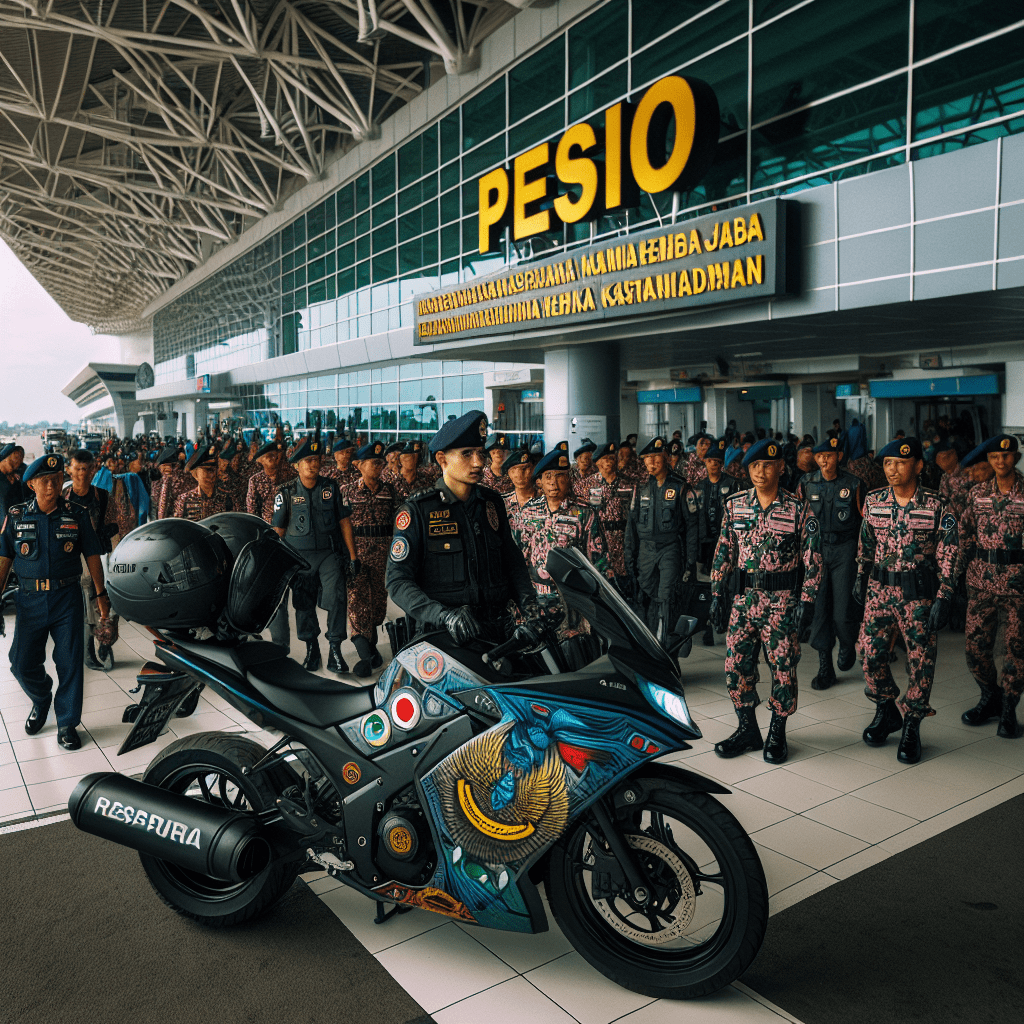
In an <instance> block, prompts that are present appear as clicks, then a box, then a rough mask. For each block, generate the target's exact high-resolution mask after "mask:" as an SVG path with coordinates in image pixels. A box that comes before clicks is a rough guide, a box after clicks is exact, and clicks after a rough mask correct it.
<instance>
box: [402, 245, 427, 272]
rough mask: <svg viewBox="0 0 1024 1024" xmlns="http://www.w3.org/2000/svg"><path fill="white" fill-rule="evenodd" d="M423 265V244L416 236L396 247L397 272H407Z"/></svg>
mask: <svg viewBox="0 0 1024 1024" xmlns="http://www.w3.org/2000/svg"><path fill="white" fill-rule="evenodd" d="M422 266H423V246H422V244H421V242H420V240H419V239H418V238H417V239H416V240H415V241H414V242H406V243H405V244H404V245H400V246H399V247H398V272H399V273H400V274H409V273H412V272H413V271H414V270H419V269H420V267H422Z"/></svg>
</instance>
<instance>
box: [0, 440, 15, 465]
mask: <svg viewBox="0 0 1024 1024" xmlns="http://www.w3.org/2000/svg"><path fill="white" fill-rule="evenodd" d="M16 447H17V446H16V445H15V443H14V442H13V441H11V442H9V443H8V444H5V445H4V446H3V448H0V462H3V461H4V459H6V458H7V456H8V455H10V454H11V452H13V451H14V449H15V448H16Z"/></svg>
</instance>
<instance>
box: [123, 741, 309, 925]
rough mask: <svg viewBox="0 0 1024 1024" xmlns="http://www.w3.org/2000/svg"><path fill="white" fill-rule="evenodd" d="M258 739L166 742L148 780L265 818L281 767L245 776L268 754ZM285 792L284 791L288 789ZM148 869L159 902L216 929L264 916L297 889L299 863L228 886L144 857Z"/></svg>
mask: <svg viewBox="0 0 1024 1024" xmlns="http://www.w3.org/2000/svg"><path fill="white" fill-rule="evenodd" d="M266 752H267V751H266V750H265V749H264V748H263V747H261V746H260V745H259V744H258V743H256V742H254V741H253V740H250V739H247V738H246V737H244V736H238V735H237V734H233V733H222V732H201V733H196V734H195V735H194V736H185V737H183V738H182V739H179V740H175V741H174V742H173V743H170V744H168V745H167V746H166V747H164V749H163V750H162V751H160V753H159V754H157V756H156V757H155V758H154V759H153V760H152V761H151V762H150V764H149V767H148V768H147V769H146V772H145V775H144V776H143V779H142V781H143V782H146V783H148V784H149V785H151V786H159V787H160V788H161V789H167V790H171V791H172V792H175V793H183V794H185V795H187V796H190V797H192V798H194V799H197V800H202V801H204V802H205V803H210V804H213V805H215V806H217V807H225V808H230V809H231V810H239V811H253V812H259V811H263V810H266V809H268V808H270V807H273V806H274V801H275V799H276V798H277V795H278V793H277V792H276V791H275V784H274V783H275V782H278V783H282V782H283V783H284V784H285V785H286V784H287V783H286V782H285V780H282V779H279V778H278V777H277V776H276V774H275V773H276V771H277V769H270V770H269V771H267V772H260V773H259V774H258V775H244V774H243V773H242V768H243V767H248V768H251V767H252V766H253V765H254V764H256V762H257V761H259V760H260V758H262V757H263V755H264V754H266ZM282 788H283V786H282ZM139 859H140V860H141V861H142V867H143V869H144V870H145V872H146V874H147V875H148V877H149V881H150V884H151V885H152V886H153V888H154V889H155V890H156V893H157V895H158V896H159V897H160V899H161V900H162V901H163V902H164V903H166V904H167V906H169V907H170V908H171V909H172V910H174V911H175V912H176V913H178V914H181V915H182V917H188V918H191V920H193V921H198V922H199V923H200V924H205V925H209V926H211V927H214V928H223V927H226V926H229V925H236V924H241V923H242V922H243V921H251V920H252V919H253V918H256V917H259V916H260V915H262V914H265V913H266V912H267V911H268V910H269V909H270V908H271V907H272V906H273V905H274V904H275V903H276V902H277V901H278V900H279V899H281V897H282V896H284V894H285V893H286V892H287V891H288V890H289V889H290V888H291V886H292V883H293V882H294V881H295V879H296V877H297V876H298V873H299V867H300V866H301V863H302V862H301V861H300V860H293V861H289V862H287V863H282V862H281V861H279V860H272V861H271V862H270V863H269V864H268V865H267V867H266V868H264V869H263V871H261V872H260V873H259V874H258V875H256V876H255V877H254V878H250V879H248V880H247V881H245V882H229V881H225V880H223V879H219V878H210V877H209V876H207V875H202V874H199V873H198V872H195V871H189V870H188V869H186V868H183V867H180V866H178V865H176V864H171V863H169V862H168V861H165V860H161V859H160V858H158V857H153V856H152V855H150V854H146V853H140V854H139Z"/></svg>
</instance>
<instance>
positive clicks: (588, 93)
mask: <svg viewBox="0 0 1024 1024" xmlns="http://www.w3.org/2000/svg"><path fill="white" fill-rule="evenodd" d="M625 92H626V65H625V64H622V65H620V66H619V67H617V68H612V69H611V71H609V72H607V73H606V74H603V75H602V76H601V77H600V78H598V79H596V80H595V81H593V82H591V83H590V85H585V86H584V87H583V88H582V89H578V90H577V91H576V92H574V93H572V94H571V95H570V96H569V123H570V124H571V123H572V122H574V121H579V120H580V119H581V118H584V117H586V116H587V114H589V113H591V112H592V111H594V110H601V109H603V108H604V107H608V106H611V104H612V103H614V102H615V100H617V99H619V98H620V97H621V96H623V95H624V94H625Z"/></svg>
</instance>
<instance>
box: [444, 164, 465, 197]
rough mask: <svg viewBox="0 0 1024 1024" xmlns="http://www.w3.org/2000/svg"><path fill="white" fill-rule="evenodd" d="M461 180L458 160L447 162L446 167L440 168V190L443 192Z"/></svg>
mask: <svg viewBox="0 0 1024 1024" xmlns="http://www.w3.org/2000/svg"><path fill="white" fill-rule="evenodd" d="M460 180H461V174H460V172H459V161H458V160H456V161H455V163H453V164H448V166H447V167H442V168H441V191H442V192H444V191H446V190H447V189H450V188H453V187H454V186H456V185H458V183H459V181H460Z"/></svg>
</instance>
